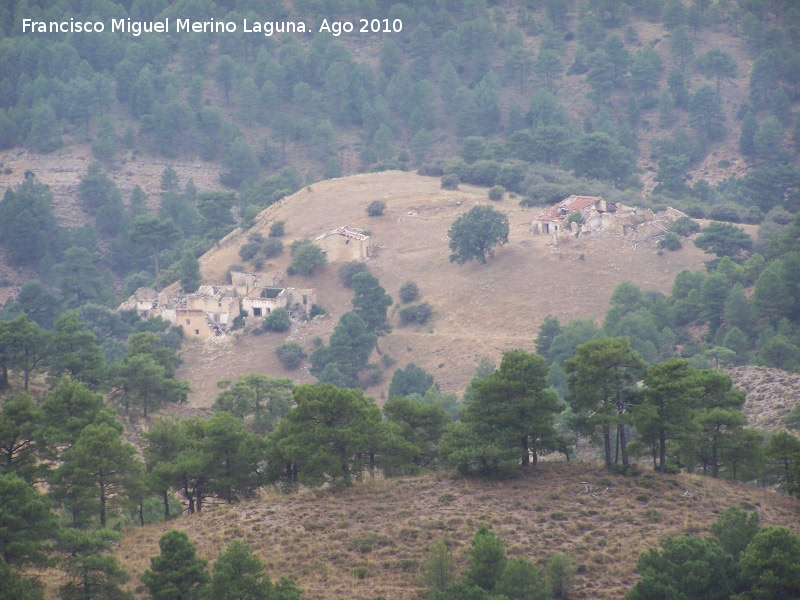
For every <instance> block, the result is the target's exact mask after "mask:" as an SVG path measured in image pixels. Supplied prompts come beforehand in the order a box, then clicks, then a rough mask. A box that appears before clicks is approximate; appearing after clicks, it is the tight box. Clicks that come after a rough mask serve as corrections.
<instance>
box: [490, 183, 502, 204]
mask: <svg viewBox="0 0 800 600" xmlns="http://www.w3.org/2000/svg"><path fill="white" fill-rule="evenodd" d="M505 193H506V188H504V187H503V186H502V185H495V186H493V187H490V188H489V200H493V201H494V202H497V201H499V200H502V199H503V196H505Z"/></svg>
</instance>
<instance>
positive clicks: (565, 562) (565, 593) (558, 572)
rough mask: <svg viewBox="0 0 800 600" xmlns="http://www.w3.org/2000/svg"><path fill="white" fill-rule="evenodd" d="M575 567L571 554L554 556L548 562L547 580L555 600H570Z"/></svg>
mask: <svg viewBox="0 0 800 600" xmlns="http://www.w3.org/2000/svg"><path fill="white" fill-rule="evenodd" d="M574 576H575V567H574V566H573V564H572V558H570V556H569V554H561V553H558V554H553V555H552V556H551V557H550V560H548V561H547V579H548V580H549V582H550V591H551V593H552V594H553V598H568V597H569V593H570V591H571V590H572V581H573V579H574Z"/></svg>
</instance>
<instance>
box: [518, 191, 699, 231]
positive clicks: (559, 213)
mask: <svg viewBox="0 0 800 600" xmlns="http://www.w3.org/2000/svg"><path fill="white" fill-rule="evenodd" d="M571 215H575V216H574V217H572V218H571ZM685 216H686V215H685V214H684V213H682V212H681V211H679V210H675V209H674V208H667V209H665V210H663V211H659V212H654V211H653V210H651V209H649V208H641V207H637V206H626V205H624V204H622V203H621V202H608V201H606V200H604V199H603V198H602V197H601V196H575V195H573V196H569V197H568V198H565V199H564V200H562V201H561V202H559V203H558V204H556V205H554V206H551V207H550V208H548V209H547V210H546V211H544V212H543V213H541V214H540V215H539V216H537V217H536V218H535V219H534V220H533V222H532V223H531V232H532V233H534V234H549V235H554V236H558V235H559V234H561V233H572V234H575V235H584V234H592V233H598V234H601V233H602V234H618V235H625V236H627V235H633V236H635V237H637V238H639V239H645V238H652V237H658V236H661V235H663V234H664V233H665V232H666V231H667V228H668V227H669V225H670V224H672V223H673V222H675V221H676V220H678V219H679V218H681V217H685Z"/></svg>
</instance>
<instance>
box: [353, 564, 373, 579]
mask: <svg viewBox="0 0 800 600" xmlns="http://www.w3.org/2000/svg"><path fill="white" fill-rule="evenodd" d="M350 572H351V573H352V574H353V577H355V578H356V579H366V578H367V575H368V574H369V570H368V569H367V567H353V568H352V569H351V570H350Z"/></svg>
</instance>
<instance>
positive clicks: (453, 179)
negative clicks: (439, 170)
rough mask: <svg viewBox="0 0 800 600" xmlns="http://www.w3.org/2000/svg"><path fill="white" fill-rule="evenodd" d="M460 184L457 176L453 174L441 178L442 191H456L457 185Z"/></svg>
mask: <svg viewBox="0 0 800 600" xmlns="http://www.w3.org/2000/svg"><path fill="white" fill-rule="evenodd" d="M460 182H461V180H460V178H459V177H458V175H456V174H455V173H451V174H450V175H445V176H444V177H442V189H443V190H457V189H458V184H459V183H460Z"/></svg>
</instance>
